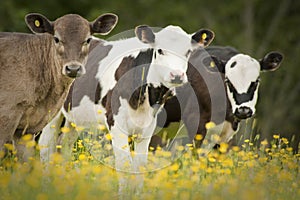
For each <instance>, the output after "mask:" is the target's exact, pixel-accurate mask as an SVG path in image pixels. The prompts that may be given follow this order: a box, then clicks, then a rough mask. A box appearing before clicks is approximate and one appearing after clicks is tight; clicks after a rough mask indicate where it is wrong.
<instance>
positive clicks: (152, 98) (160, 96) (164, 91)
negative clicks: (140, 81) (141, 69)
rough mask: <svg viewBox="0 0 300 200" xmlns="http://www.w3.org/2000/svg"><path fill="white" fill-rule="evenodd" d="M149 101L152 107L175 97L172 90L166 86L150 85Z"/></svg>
mask: <svg viewBox="0 0 300 200" xmlns="http://www.w3.org/2000/svg"><path fill="white" fill-rule="evenodd" d="M148 94H149V103H150V106H151V107H154V106H155V105H162V104H164V103H165V102H166V101H167V100H168V99H169V98H171V97H173V94H172V92H171V91H170V90H169V89H168V88H167V87H165V86H159V87H154V86H153V85H152V84H150V85H149V86H148Z"/></svg>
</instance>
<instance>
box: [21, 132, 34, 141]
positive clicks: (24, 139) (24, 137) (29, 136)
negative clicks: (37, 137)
mask: <svg viewBox="0 0 300 200" xmlns="http://www.w3.org/2000/svg"><path fill="white" fill-rule="evenodd" d="M21 139H22V140H23V141H29V140H32V134H26V135H23V136H22V138H21Z"/></svg>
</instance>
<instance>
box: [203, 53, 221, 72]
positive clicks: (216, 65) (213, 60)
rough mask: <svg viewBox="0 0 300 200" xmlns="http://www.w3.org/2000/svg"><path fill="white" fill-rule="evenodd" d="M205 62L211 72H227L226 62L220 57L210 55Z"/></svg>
mask: <svg viewBox="0 0 300 200" xmlns="http://www.w3.org/2000/svg"><path fill="white" fill-rule="evenodd" d="M203 64H204V66H205V67H206V68H207V69H208V70H209V71H210V72H221V73H223V74H224V73H225V65H226V62H225V61H223V60H220V59H218V58H217V57H216V56H208V57H206V58H204V59H203Z"/></svg>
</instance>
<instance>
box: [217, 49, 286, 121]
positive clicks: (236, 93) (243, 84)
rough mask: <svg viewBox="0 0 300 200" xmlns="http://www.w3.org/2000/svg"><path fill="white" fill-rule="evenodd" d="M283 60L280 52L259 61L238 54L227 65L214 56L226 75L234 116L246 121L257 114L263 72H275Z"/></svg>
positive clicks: (272, 53) (220, 69)
mask: <svg viewBox="0 0 300 200" xmlns="http://www.w3.org/2000/svg"><path fill="white" fill-rule="evenodd" d="M282 59H283V55H282V54H280V53H278V52H270V53H268V54H267V55H266V56H265V57H264V58H263V59H260V60H259V61H258V60H256V59H254V58H252V57H250V56H248V55H245V54H237V55H235V56H233V57H231V58H230V59H229V60H228V61H227V62H226V63H225V62H223V61H221V60H218V59H217V58H216V57H214V56H213V60H214V63H215V64H216V65H217V67H218V69H219V71H221V72H223V73H224V74H225V80H224V81H225V85H226V90H227V96H228V99H229V101H230V104H231V107H232V111H233V113H234V115H235V116H236V117H237V118H239V119H246V118H249V117H251V116H252V115H253V114H254V113H255V106H256V103H257V97H258V87H259V81H260V77H259V75H260V72H261V71H274V70H276V69H277V68H278V67H279V66H280V63H281V61H282Z"/></svg>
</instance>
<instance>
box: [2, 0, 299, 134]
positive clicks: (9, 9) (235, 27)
mask: <svg viewBox="0 0 300 200" xmlns="http://www.w3.org/2000/svg"><path fill="white" fill-rule="evenodd" d="M29 12H39V13H42V14H43V15H45V16H47V17H48V18H49V19H50V20H55V19H56V18H57V17H59V16H61V15H63V14H66V13H77V14H80V15H82V16H83V17H85V18H87V19H88V20H90V21H92V20H94V19H95V18H96V17H97V16H98V15H100V14H102V13H105V12H112V13H116V14H117V15H118V16H119V23H118V25H117V26H116V28H115V29H114V30H113V31H112V33H111V34H110V35H113V34H116V33H119V32H122V31H125V30H129V29H133V28H134V27H135V26H137V25H140V24H148V25H150V26H155V27H165V26H166V25H169V24H174V25H179V26H181V27H182V28H183V29H184V30H186V31H187V32H189V33H191V32H194V31H196V30H198V29H200V28H203V27H206V28H210V29H211V30H213V31H214V32H215V34H216V38H215V40H214V41H213V43H212V45H229V46H233V47H235V48H237V49H238V50H240V51H241V52H243V53H246V54H250V55H251V56H252V57H254V58H257V59H259V58H261V57H263V56H264V55H265V54H266V53H268V52H269V51H272V50H277V51H280V52H282V53H283V54H284V60H283V63H282V65H281V67H280V68H279V69H278V70H277V71H276V72H272V73H263V74H262V75H261V76H262V78H261V79H262V84H261V87H260V97H259V103H258V105H257V110H258V111H257V115H256V119H257V120H256V121H255V123H253V119H252V120H248V121H247V123H243V126H242V128H241V131H240V132H241V133H244V132H247V133H248V134H253V133H259V134H260V136H261V137H260V138H265V137H270V138H271V137H272V135H273V134H280V135H281V136H283V137H292V135H293V134H294V135H296V136H297V137H298V140H299V137H300V136H299V135H300V106H299V105H300V81H299V80H300V1H298V0H272V1H268V0H222V1H219V0H209V1H204V0H183V1H179V0H173V1H171V0H136V1H133V0H118V1H116V0H72V1H69V0H1V1H0V31H15V32H29V30H28V28H27V27H26V25H25V22H24V16H25V15H26V14H27V13H29ZM107 37H109V36H107ZM252 126H253V127H254V130H253V129H252V128H253V127H252ZM250 129H251V130H250ZM245 130H246V131H245ZM248 136H249V135H248ZM248 136H247V137H248Z"/></svg>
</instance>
